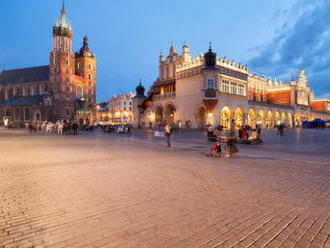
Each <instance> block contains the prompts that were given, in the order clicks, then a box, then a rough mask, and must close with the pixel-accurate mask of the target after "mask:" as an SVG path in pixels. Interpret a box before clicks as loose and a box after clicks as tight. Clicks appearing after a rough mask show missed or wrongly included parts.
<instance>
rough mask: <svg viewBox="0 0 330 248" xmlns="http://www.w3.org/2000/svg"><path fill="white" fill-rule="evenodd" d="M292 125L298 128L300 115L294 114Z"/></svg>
mask: <svg viewBox="0 0 330 248" xmlns="http://www.w3.org/2000/svg"><path fill="white" fill-rule="evenodd" d="M294 124H295V126H296V127H300V126H301V124H302V123H301V118H300V114H295V115H294Z"/></svg>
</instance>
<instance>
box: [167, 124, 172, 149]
mask: <svg viewBox="0 0 330 248" xmlns="http://www.w3.org/2000/svg"><path fill="white" fill-rule="evenodd" d="M172 130H173V129H172V127H171V126H170V125H166V126H165V136H166V141H167V146H168V147H171V134H172Z"/></svg>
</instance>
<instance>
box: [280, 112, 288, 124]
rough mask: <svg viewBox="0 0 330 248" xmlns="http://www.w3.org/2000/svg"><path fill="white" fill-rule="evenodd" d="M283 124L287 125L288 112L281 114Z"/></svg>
mask: <svg viewBox="0 0 330 248" xmlns="http://www.w3.org/2000/svg"><path fill="white" fill-rule="evenodd" d="M281 123H284V124H287V114H286V112H282V113H281Z"/></svg>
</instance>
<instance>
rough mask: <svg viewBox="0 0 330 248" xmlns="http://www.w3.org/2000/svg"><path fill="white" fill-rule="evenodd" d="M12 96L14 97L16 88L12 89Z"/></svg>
mask: <svg viewBox="0 0 330 248" xmlns="http://www.w3.org/2000/svg"><path fill="white" fill-rule="evenodd" d="M13 96H16V88H14V89H13Z"/></svg>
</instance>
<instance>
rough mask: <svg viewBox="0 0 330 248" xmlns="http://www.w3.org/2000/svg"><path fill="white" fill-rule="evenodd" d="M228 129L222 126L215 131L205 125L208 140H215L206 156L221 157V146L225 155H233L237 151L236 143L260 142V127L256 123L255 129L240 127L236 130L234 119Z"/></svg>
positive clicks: (210, 126)
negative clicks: (223, 128)
mask: <svg viewBox="0 0 330 248" xmlns="http://www.w3.org/2000/svg"><path fill="white" fill-rule="evenodd" d="M230 127H231V129H230V131H223V130H222V128H217V129H216V133H215V131H214V129H213V127H212V125H210V124H209V125H207V127H206V128H207V138H208V140H209V141H216V143H215V144H214V145H213V146H212V147H211V149H210V152H209V153H208V154H207V156H212V157H221V154H222V146H223V148H224V154H225V157H235V155H236V153H237V152H238V151H239V150H238V148H237V146H236V143H242V144H262V143H263V141H262V139H261V137H260V136H261V127H260V126H259V125H258V126H257V128H256V129H254V130H251V129H249V128H248V127H241V128H240V129H238V131H237V132H236V130H235V127H236V125H235V122H234V120H232V121H231V123H230Z"/></svg>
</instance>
